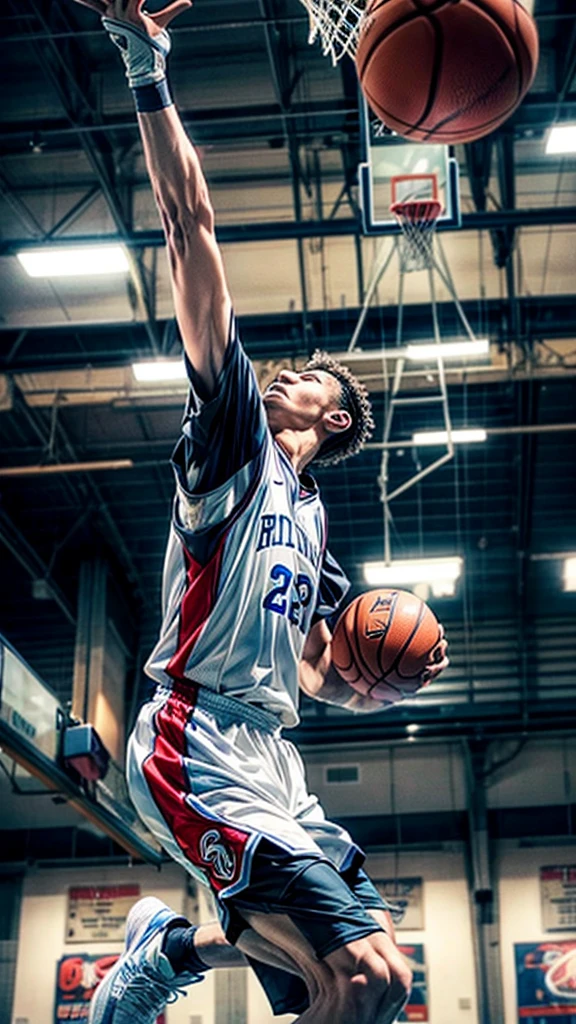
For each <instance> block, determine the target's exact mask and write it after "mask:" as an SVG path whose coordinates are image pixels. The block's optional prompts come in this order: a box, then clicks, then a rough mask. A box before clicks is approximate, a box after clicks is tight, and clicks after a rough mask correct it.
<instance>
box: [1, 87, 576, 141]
mask: <svg viewBox="0 0 576 1024" xmlns="http://www.w3.org/2000/svg"><path fill="white" fill-rule="evenodd" d="M574 114H576V95H573V94H570V93H567V94H566V95H565V97H564V99H562V100H559V98H558V96H557V94H556V93H544V94H542V93H534V94H532V95H529V96H527V97H526V99H525V100H524V101H523V103H522V105H521V106H520V107H519V108H518V110H517V111H516V113H515V114H514V115H513V117H512V118H511V119H510V120H509V121H508V122H507V123H506V130H507V131H509V130H514V131H515V132H516V133H517V134H522V132H523V130H524V129H537V128H540V129H542V128H546V127H548V126H549V125H550V124H551V123H552V122H553V121H554V120H555V119H556V118H557V117H558V116H559V115H562V117H563V118H568V117H570V116H572V115H574ZM180 116H181V119H182V121H183V124H184V126H185V127H186V128H187V129H188V130H190V131H192V132H194V134H195V137H196V138H197V139H199V140H200V141H201V142H215V141H219V139H218V138H217V137H214V138H213V137H212V136H211V135H210V130H214V129H219V128H220V129H221V128H225V127H226V126H227V125H230V126H231V127H238V128H239V129H241V130H240V131H239V132H237V133H236V134H235V135H231V136H230V140H229V141H233V140H234V139H235V138H242V139H250V138H252V137H253V138H254V139H255V140H262V139H267V138H268V136H269V135H270V134H271V131H272V129H273V128H274V126H275V123H276V124H277V123H278V122H280V121H281V120H282V119H285V120H286V121H288V122H291V123H295V124H296V125H299V134H300V136H301V137H302V135H303V134H304V132H305V129H304V128H303V125H306V126H309V123H310V121H314V119H317V120H318V121H320V122H322V123H321V124H320V125H318V126H314V128H313V131H314V132H315V133H316V134H318V132H322V133H323V134H324V133H328V134H329V133H330V132H333V133H334V132H343V133H345V134H346V136H347V137H350V138H352V139H353V138H359V136H360V127H359V110H358V105H357V104H356V103H354V102H351V101H350V100H349V99H348V98H344V99H342V100H338V99H332V100H319V101H314V100H308V101H306V102H304V103H302V102H301V103H294V104H291V105H290V109H289V110H285V111H283V110H282V108H281V106H280V105H279V104H277V103H269V104H254V105H250V106H238V107H234V106H227V107H217V108H208V109H206V110H198V109H194V110H186V109H182V110H181V111H180ZM299 122H302V123H303V124H299ZM251 124H252V125H260V126H261V127H262V131H260V132H258V133H255V134H254V135H253V136H251V135H250V134H249V130H247V127H248V129H249V126H250V125H251ZM267 126H268V127H267ZM118 130H122V131H124V132H126V131H130V130H132V131H134V133H135V134H136V133H137V131H138V124H137V121H136V117H135V116H134V115H133V114H132V112H131V111H130V110H127V111H125V112H124V113H121V114H107V115H104V114H102V115H100V116H99V119H98V123H90V122H88V123H82V124H76V125H71V124H70V122H69V120H67V119H62V118H58V117H54V116H53V117H46V116H43V117H42V118H34V119H31V120H28V121H25V122H22V121H19V122H17V123H16V124H11V123H7V122H2V121H0V141H2V142H3V143H4V144H5V145H6V148H7V149H8V147H10V146H11V144H12V149H13V150H14V144H15V143H16V142H17V141H18V140H19V139H21V140H23V142H22V146H21V147H20V149H19V150H18V149H16V150H14V151H16V152H29V148H30V139H32V138H33V137H34V136H39V137H40V140H41V141H42V140H43V139H48V138H51V137H55V136H66V135H72V136H81V135H93V134H97V133H99V132H102V131H104V132H111V131H118ZM204 133H206V134H205V136H204ZM272 133H273V132H272Z"/></svg>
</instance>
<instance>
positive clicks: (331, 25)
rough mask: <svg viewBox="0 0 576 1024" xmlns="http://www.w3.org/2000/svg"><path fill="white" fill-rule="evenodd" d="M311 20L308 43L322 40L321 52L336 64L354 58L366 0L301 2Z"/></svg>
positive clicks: (309, 0) (303, 0) (305, 0)
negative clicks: (346, 58) (349, 57)
mask: <svg viewBox="0 0 576 1024" xmlns="http://www.w3.org/2000/svg"><path fill="white" fill-rule="evenodd" d="M300 2H301V3H302V4H304V7H305V8H306V9H307V11H308V15H309V18H310V35H309V36H308V42H309V43H313V42H315V40H316V39H319V40H320V44H321V46H322V53H323V54H324V55H325V56H327V57H328V56H329V57H330V59H331V61H332V63H333V64H337V63H338V61H339V60H341V59H342V57H343V56H344V54H345V53H348V54H350V56H351V57H353V56H354V53H355V51H356V47H357V45H358V36H359V34H360V25H361V23H362V19H363V17H364V12H365V9H366V3H367V0H300Z"/></svg>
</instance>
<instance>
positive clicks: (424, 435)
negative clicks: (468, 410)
mask: <svg viewBox="0 0 576 1024" xmlns="http://www.w3.org/2000/svg"><path fill="white" fill-rule="evenodd" d="M451 434H452V441H453V443H454V444H475V443H476V442H479V441H485V440H486V437H487V434H486V431H485V430H484V429H483V428H482V427H471V428H469V429H466V430H453V431H452V432H451ZM412 443H413V444H416V445H438V444H448V432H447V431H446V430H418V431H416V433H415V434H412Z"/></svg>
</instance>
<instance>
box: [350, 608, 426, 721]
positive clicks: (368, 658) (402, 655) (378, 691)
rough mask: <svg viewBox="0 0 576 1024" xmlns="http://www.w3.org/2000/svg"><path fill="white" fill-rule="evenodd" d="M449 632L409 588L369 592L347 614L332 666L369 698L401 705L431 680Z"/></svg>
mask: <svg viewBox="0 0 576 1024" xmlns="http://www.w3.org/2000/svg"><path fill="white" fill-rule="evenodd" d="M442 639H443V631H442V627H441V626H440V624H439V622H438V620H437V618H436V616H435V615H434V612H433V611H431V610H430V608H429V607H428V605H427V604H425V603H424V601H421V600H420V598H419V597H416V595H415V594H410V593H408V592H407V591H405V590H384V589H382V590H369V591H368V592H367V593H366V594H361V595H360V597H357V598H356V599H355V600H354V601H352V603H351V604H349V605H348V607H347V608H346V609H345V610H344V611H343V612H342V615H341V616H340V618H339V619H338V622H337V623H336V628H335V630H334V635H333V637H332V664H333V666H334V668H335V669H336V671H337V672H338V673H339V674H340V675H341V676H342V678H343V679H345V680H346V682H347V683H348V684H349V685H350V686H351V687H352V689H353V690H356V691H357V692H358V693H361V694H362V695H363V696H365V697H372V698H373V699H374V700H377V701H388V702H389V703H391V704H396V703H397V702H398V701H401V700H403V698H404V697H409V696H412V695H413V694H414V693H416V691H417V690H419V689H420V688H421V687H422V686H423V685H425V682H424V680H423V678H422V673H423V672H424V671H425V669H426V666H427V665H429V664H430V663H431V662H433V661H434V660H435V654H436V651H437V649H438V651H440V649H441V648H440V645H441V643H442Z"/></svg>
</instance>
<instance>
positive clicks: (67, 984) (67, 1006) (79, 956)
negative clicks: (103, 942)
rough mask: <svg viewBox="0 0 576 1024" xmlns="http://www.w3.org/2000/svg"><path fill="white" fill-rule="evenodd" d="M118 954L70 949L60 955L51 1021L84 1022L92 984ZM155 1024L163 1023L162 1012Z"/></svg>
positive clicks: (92, 988)
mask: <svg viewBox="0 0 576 1024" xmlns="http://www.w3.org/2000/svg"><path fill="white" fill-rule="evenodd" d="M118 956H119V954H118V953H111V954H109V955H108V956H98V955H95V956H94V955H91V954H90V953H72V954H68V955H67V956H63V957H61V958H60V960H59V961H58V964H57V966H56V1001H55V1006H54V1024H62V1022H63V1021H64V1022H66V1021H74V1024H78V1022H80V1024H82V1022H84V1024H85V1022H86V1021H87V1020H88V1014H89V1012H90V1000H91V999H92V996H93V995H94V992H95V990H96V987H97V986H98V985H99V983H100V982H101V981H102V979H103V978H104V977H105V976H106V973H107V971H109V970H110V968H111V967H112V966H113V965H114V964H115V963H116V961H117V959H118ZM156 1024H166V1022H165V1017H164V1014H163V1013H162V1014H161V1015H160V1017H158V1020H157V1022H156Z"/></svg>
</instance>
